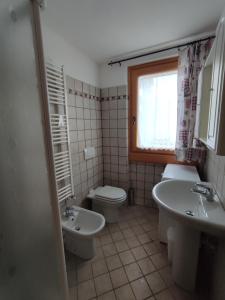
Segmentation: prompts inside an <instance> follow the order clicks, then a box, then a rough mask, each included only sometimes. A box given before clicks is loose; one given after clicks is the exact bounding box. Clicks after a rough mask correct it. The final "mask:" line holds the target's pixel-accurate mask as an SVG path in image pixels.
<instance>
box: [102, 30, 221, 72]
mask: <svg viewBox="0 0 225 300" xmlns="http://www.w3.org/2000/svg"><path fill="white" fill-rule="evenodd" d="M212 38H215V35H211V36H208V37H207V38H203V39H199V40H195V41H192V42H189V43H184V44H179V45H176V46H171V47H168V48H164V49H161V50H155V51H150V52H147V53H143V54H139V55H135V56H131V57H128V58H123V59H118V60H115V61H110V62H109V63H108V66H112V65H115V64H119V65H121V63H122V62H125V61H129V60H133V59H137V58H140V57H144V56H148V55H152V54H156V53H161V52H164V51H168V50H172V49H177V48H180V47H185V46H189V45H193V44H196V43H199V42H203V41H206V40H208V39H212Z"/></svg>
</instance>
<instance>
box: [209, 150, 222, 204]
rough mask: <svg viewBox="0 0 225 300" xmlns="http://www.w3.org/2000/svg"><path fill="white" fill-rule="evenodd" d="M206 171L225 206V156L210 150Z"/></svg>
mask: <svg viewBox="0 0 225 300" xmlns="http://www.w3.org/2000/svg"><path fill="white" fill-rule="evenodd" d="M205 172H206V180H207V181H210V182H211V183H213V185H214V187H215V188H216V191H217V194H218V196H219V197H220V200H221V201H222V202H223V204H224V207H225V157H224V156H218V155H216V154H214V153H213V152H212V151H208V153H207V161H206V168H205Z"/></svg>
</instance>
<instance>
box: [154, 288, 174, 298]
mask: <svg viewBox="0 0 225 300" xmlns="http://www.w3.org/2000/svg"><path fill="white" fill-rule="evenodd" d="M155 298H156V300H175V298H173V296H172V295H171V293H170V292H169V290H165V291H162V292H160V293H159V294H157V295H155Z"/></svg>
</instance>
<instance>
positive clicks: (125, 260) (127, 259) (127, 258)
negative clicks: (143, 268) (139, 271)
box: [119, 250, 135, 265]
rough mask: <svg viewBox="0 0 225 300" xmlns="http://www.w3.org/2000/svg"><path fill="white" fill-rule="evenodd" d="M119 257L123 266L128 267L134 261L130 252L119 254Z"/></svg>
mask: <svg viewBox="0 0 225 300" xmlns="http://www.w3.org/2000/svg"><path fill="white" fill-rule="evenodd" d="M119 257H120V259H121V261H122V264H123V265H128V264H130V263H132V262H134V261H135V258H134V256H133V255H132V253H131V251H130V250H127V251H124V252H121V253H119Z"/></svg>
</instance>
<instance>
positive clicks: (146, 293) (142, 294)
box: [131, 277, 152, 300]
mask: <svg viewBox="0 0 225 300" xmlns="http://www.w3.org/2000/svg"><path fill="white" fill-rule="evenodd" d="M131 287H132V290H133V292H134V294H135V297H136V299H137V300H143V299H146V298H147V297H150V296H151V295H152V292H151V290H150V288H149V286H148V284H147V282H146V280H145V278H144V277H142V278H140V279H137V280H135V281H133V282H131Z"/></svg>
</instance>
